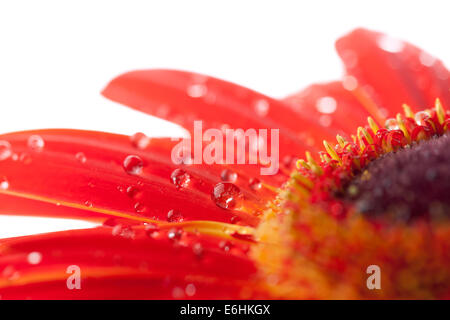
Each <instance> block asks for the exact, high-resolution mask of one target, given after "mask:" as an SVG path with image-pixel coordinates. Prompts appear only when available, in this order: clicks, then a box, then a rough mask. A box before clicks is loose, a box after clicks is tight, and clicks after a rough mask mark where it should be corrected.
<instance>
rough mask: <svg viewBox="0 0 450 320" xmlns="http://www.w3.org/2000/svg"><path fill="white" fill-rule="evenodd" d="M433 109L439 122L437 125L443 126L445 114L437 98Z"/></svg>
mask: <svg viewBox="0 0 450 320" xmlns="http://www.w3.org/2000/svg"><path fill="white" fill-rule="evenodd" d="M434 107H435V109H436V115H437V118H438V120H439V123H440V124H443V123H444V120H445V112H444V108H443V107H442V103H441V100H439V98H436V102H435V104H434Z"/></svg>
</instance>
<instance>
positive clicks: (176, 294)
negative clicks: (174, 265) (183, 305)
mask: <svg viewBox="0 0 450 320" xmlns="http://www.w3.org/2000/svg"><path fill="white" fill-rule="evenodd" d="M183 297H184V290H183V289H181V288H180V287H175V288H173V289H172V298H174V299H181V298H183Z"/></svg>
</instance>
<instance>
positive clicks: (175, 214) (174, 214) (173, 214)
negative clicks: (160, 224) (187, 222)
mask: <svg viewBox="0 0 450 320" xmlns="http://www.w3.org/2000/svg"><path fill="white" fill-rule="evenodd" d="M183 220H184V218H183V215H182V214H181V212H179V211H177V210H173V209H172V210H170V211H169V212H168V213H167V221H169V222H181V221H183Z"/></svg>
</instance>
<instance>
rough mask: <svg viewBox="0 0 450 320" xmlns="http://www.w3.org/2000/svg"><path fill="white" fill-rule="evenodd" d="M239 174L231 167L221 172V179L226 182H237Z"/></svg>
mask: <svg viewBox="0 0 450 320" xmlns="http://www.w3.org/2000/svg"><path fill="white" fill-rule="evenodd" d="M237 176H238V175H237V173H236V172H234V171H232V170H230V169H224V170H223V171H222V173H221V174H220V179H222V181H225V182H236V179H237Z"/></svg>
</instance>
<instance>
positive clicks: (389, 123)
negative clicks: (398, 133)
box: [384, 118, 398, 130]
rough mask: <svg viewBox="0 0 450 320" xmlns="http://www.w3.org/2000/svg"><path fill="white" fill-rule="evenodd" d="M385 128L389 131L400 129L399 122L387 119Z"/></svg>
mask: <svg viewBox="0 0 450 320" xmlns="http://www.w3.org/2000/svg"><path fill="white" fill-rule="evenodd" d="M384 126H385V127H386V129H388V130H397V129H398V123H397V120H396V119H394V118H389V119H387V120H386V122H385V123H384Z"/></svg>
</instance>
